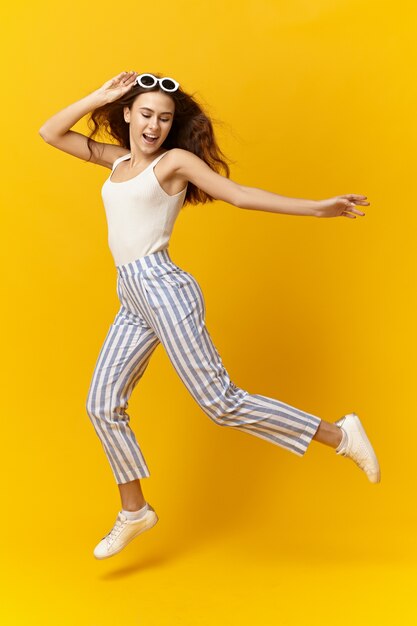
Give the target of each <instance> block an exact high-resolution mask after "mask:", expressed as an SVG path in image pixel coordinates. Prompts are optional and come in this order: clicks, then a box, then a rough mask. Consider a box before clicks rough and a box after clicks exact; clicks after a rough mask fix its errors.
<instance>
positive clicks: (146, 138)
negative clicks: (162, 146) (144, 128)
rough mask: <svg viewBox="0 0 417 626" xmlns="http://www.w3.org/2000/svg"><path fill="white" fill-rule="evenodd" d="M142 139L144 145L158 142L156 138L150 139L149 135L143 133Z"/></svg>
mask: <svg viewBox="0 0 417 626" xmlns="http://www.w3.org/2000/svg"><path fill="white" fill-rule="evenodd" d="M143 137H144V139H145V141H146V143H155V142H156V141H157V140H158V137H150V136H149V135H146V134H145V133H143Z"/></svg>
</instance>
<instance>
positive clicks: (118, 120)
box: [87, 74, 230, 205]
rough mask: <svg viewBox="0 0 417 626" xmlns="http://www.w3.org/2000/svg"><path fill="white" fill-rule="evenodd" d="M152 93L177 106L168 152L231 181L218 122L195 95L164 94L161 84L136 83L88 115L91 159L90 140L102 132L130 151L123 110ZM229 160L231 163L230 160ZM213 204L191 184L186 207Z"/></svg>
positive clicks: (165, 144) (167, 147)
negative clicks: (183, 153)
mask: <svg viewBox="0 0 417 626" xmlns="http://www.w3.org/2000/svg"><path fill="white" fill-rule="evenodd" d="M154 76H157V77H158V78H162V77H163V75H162V74H154ZM149 91H161V92H162V93H164V94H167V95H169V96H171V98H172V99H173V100H174V103H175V112H174V119H173V122H172V126H171V129H170V131H169V133H168V136H167V137H166V139H165V141H164V144H163V147H164V148H166V149H168V150H169V149H171V148H182V149H183V150H188V151H189V152H193V153H194V154H196V155H197V156H198V157H199V158H200V159H202V160H203V161H204V162H205V163H207V165H208V166H209V167H210V168H211V169H212V170H214V171H215V172H217V173H220V172H219V170H220V169H223V170H224V171H225V175H226V177H227V178H229V176H230V168H229V166H228V164H227V163H226V161H225V160H224V158H222V157H225V155H224V153H223V152H222V150H221V149H220V148H219V145H218V143H217V141H216V138H215V135H214V130H213V121H215V122H216V123H217V122H218V120H213V119H210V118H209V117H208V115H207V114H206V113H205V112H204V110H203V108H202V106H201V105H200V104H198V103H197V101H196V100H195V98H194V97H193V96H194V94H193V95H189V94H187V93H185V92H184V91H183V90H182V89H181V87H179V88H178V89H177V90H176V91H173V92H167V91H163V90H162V89H161V88H160V86H159V84H158V83H157V84H156V85H155V86H154V87H151V88H146V87H141V86H140V85H138V84H137V83H135V84H134V86H133V87H132V88H131V89H130V90H129V91H128V92H127V93H126V94H124V95H123V96H122V97H121V98H119V99H118V100H115V101H114V102H110V103H108V104H105V105H103V106H100V107H97V108H96V109H94V110H93V111H92V112H91V113H90V114H89V117H88V121H87V125H88V128H90V130H91V131H92V132H91V133H90V134H89V136H88V139H87V144H88V148H89V150H90V152H91V155H90V158H91V156H92V150H91V147H90V142H91V139H92V138H93V137H94V136H95V135H96V134H97V133H99V132H101V131H103V130H104V131H105V133H107V134H108V135H110V137H113V138H114V139H116V141H117V142H119V145H121V146H123V147H124V148H129V149H130V141H129V124H126V122H125V120H124V116H123V107H125V106H128V107H129V108H131V107H132V104H133V101H134V100H135V99H136V98H137V96H138V95H139V94H141V93H148V92H149ZM226 158H227V157H226ZM88 160H90V159H88ZM228 160H229V161H230V159H228ZM213 200H215V198H213V196H210V195H209V194H207V193H206V192H204V191H203V190H201V189H199V188H198V187H196V186H195V185H193V184H192V183H191V182H189V183H188V187H187V193H186V196H185V200H184V205H185V204H186V203H190V204H198V203H202V204H205V203H206V202H213Z"/></svg>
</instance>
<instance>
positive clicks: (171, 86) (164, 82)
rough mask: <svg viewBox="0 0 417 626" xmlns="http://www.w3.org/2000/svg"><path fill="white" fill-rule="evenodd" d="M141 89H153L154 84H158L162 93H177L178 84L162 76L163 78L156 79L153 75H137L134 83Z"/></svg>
mask: <svg viewBox="0 0 417 626" xmlns="http://www.w3.org/2000/svg"><path fill="white" fill-rule="evenodd" d="M135 82H136V83H137V84H138V85H140V86H141V87H148V88H149V87H154V86H155V85H156V83H159V85H160V87H161V89H163V90H164V91H177V89H178V87H179V86H180V84H179V83H178V82H177V81H176V80H174V79H173V78H169V77H168V76H164V78H157V76H154V75H153V74H139V76H136V81H135Z"/></svg>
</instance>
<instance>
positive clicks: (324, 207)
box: [171, 148, 370, 219]
mask: <svg viewBox="0 0 417 626" xmlns="http://www.w3.org/2000/svg"><path fill="white" fill-rule="evenodd" d="M171 152H172V153H173V155H172V156H173V158H172V160H173V167H174V169H175V170H176V171H177V172H178V173H179V174H180V175H181V176H183V177H184V178H185V179H186V180H189V181H190V182H191V183H193V184H194V185H196V186H197V187H199V188H200V189H202V190H203V191H205V192H206V193H208V194H209V195H211V196H212V197H213V198H216V199H217V200H223V201H225V202H228V203H229V204H233V205H234V206H237V207H240V208H242V209H252V210H256V211H269V212H271V213H285V214H287V215H305V216H310V217H339V216H342V217H350V218H353V219H354V218H355V217H356V215H361V216H363V215H365V213H364V212H363V211H360V210H358V209H355V208H354V207H355V205H362V206H365V205H369V204H370V203H369V202H368V201H367V198H366V196H364V195H361V194H346V195H343V196H336V197H334V198H328V199H326V200H306V199H303V198H288V197H287V196H280V195H278V194H277V193H273V192H272V191H266V190H265V189H259V188H257V187H247V186H245V185H240V184H239V183H236V182H235V181H233V180H231V179H230V178H227V177H226V176H222V175H221V174H218V173H217V172H215V171H214V170H212V169H211V167H209V166H208V165H207V163H205V161H203V160H202V159H200V158H199V157H198V156H197V155H195V154H193V153H192V152H189V151H188V150H182V149H180V148H174V149H173V150H171ZM351 214H352V215H351Z"/></svg>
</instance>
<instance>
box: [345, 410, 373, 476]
mask: <svg viewBox="0 0 417 626" xmlns="http://www.w3.org/2000/svg"><path fill="white" fill-rule="evenodd" d="M335 424H336V425H337V426H340V427H341V428H342V430H344V431H345V433H346V434H347V443H346V445H345V446H344V447H343V448H341V449H340V450H339V448H340V444H339V446H338V447H337V448H336V454H341V455H342V456H346V457H348V458H350V459H352V460H353V461H355V463H356V464H357V465H358V466H359V467H360V468H361V469H362V470H363V471H364V472H365V473H366V475H367V476H368V478H369V480H370V481H371V483H379V482H380V480H381V471H380V468H379V463H378V459H377V458H376V454H375V452H374V449H373V447H372V446H371V442H370V441H369V439H368V437H367V436H366V433H365V429H364V427H363V426H362V424H361V421H360V419H359V417H358V416H357V415H356V413H349V414H348V415H344V416H343V417H342V418H341V419H340V420H337V422H335ZM338 450H339V451H338Z"/></svg>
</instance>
